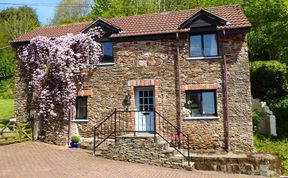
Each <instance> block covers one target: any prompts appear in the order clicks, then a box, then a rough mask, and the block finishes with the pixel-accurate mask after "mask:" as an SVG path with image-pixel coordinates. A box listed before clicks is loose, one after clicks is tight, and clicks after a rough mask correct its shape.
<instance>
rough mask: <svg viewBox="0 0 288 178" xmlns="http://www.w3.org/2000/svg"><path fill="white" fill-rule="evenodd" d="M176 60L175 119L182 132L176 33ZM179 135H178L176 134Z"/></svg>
mask: <svg viewBox="0 0 288 178" xmlns="http://www.w3.org/2000/svg"><path fill="white" fill-rule="evenodd" d="M176 50H177V52H176V58H175V65H174V67H175V91H176V117H177V126H178V128H179V129H180V131H182V124H181V90H180V65H179V56H180V55H179V54H180V52H179V33H178V32H177V33H176ZM178 134H179V133H178Z"/></svg>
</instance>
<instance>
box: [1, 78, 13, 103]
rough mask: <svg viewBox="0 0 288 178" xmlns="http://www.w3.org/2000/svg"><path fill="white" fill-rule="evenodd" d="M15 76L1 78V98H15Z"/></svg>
mask: <svg viewBox="0 0 288 178" xmlns="http://www.w3.org/2000/svg"><path fill="white" fill-rule="evenodd" d="M14 87H15V78H14V77H9V78H5V79H2V80H0V99H12V98H14Z"/></svg>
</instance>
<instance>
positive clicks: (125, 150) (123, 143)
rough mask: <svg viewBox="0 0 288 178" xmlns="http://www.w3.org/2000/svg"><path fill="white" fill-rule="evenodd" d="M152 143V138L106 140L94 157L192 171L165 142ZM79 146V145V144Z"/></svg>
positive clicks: (132, 137)
mask: <svg viewBox="0 0 288 178" xmlns="http://www.w3.org/2000/svg"><path fill="white" fill-rule="evenodd" d="M159 139H160V138H159V137H158V141H157V142H154V138H153V137H147V136H143V137H141V136H136V137H135V136H123V137H118V138H117V141H116V143H114V140H108V141H106V143H103V144H102V145H101V146H100V147H99V148H97V150H96V152H95V155H96V156H101V157H104V158H107V159H113V160H118V161H127V162H134V163H141V164H150V165H156V166H162V167H169V168H174V169H186V170H192V169H193V163H192V165H191V166H188V162H187V161H186V160H185V158H184V157H183V156H182V155H181V154H179V153H178V152H177V151H176V150H175V149H174V148H170V147H169V144H168V143H166V142H163V141H162V142H161V141H159ZM80 146H81V144H80Z"/></svg>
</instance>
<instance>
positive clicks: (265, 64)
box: [250, 60, 287, 99]
mask: <svg viewBox="0 0 288 178" xmlns="http://www.w3.org/2000/svg"><path fill="white" fill-rule="evenodd" d="M250 65H251V67H250V70H251V89H252V95H253V97H254V98H261V99H263V98H265V97H267V95H268V94H269V93H271V92H272V93H273V92H274V93H277V94H278V95H279V94H281V93H283V92H284V91H285V88H286V85H287V66H286V64H283V63H281V62H279V61H273V60H272V61H255V62H251V63H250Z"/></svg>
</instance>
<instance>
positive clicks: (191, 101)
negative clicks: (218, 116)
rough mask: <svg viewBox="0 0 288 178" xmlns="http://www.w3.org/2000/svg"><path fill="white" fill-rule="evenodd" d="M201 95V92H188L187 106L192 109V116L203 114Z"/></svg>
mask: <svg viewBox="0 0 288 178" xmlns="http://www.w3.org/2000/svg"><path fill="white" fill-rule="evenodd" d="M200 106H201V96H200V93H199V92H195V91H190V92H187V107H188V109H190V111H191V113H190V114H191V115H192V116H201V110H200Z"/></svg>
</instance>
